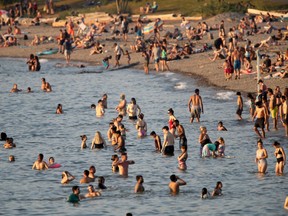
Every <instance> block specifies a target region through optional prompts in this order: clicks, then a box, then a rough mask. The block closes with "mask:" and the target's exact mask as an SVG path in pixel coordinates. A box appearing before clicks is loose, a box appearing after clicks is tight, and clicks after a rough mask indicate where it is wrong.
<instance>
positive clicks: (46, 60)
mask: <svg viewBox="0 0 288 216" xmlns="http://www.w3.org/2000/svg"><path fill="white" fill-rule="evenodd" d="M39 62H40V63H46V62H48V59H39Z"/></svg>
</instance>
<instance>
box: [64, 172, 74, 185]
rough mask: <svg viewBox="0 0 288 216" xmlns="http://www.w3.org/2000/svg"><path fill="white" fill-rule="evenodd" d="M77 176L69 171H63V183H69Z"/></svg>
mask: <svg viewBox="0 0 288 216" xmlns="http://www.w3.org/2000/svg"><path fill="white" fill-rule="evenodd" d="M74 179H75V177H74V176H73V175H72V174H71V173H70V172H68V171H64V172H62V179H61V184H68V183H69V182H71V181H73V180H74Z"/></svg>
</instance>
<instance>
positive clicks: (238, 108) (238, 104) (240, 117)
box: [236, 92, 243, 120]
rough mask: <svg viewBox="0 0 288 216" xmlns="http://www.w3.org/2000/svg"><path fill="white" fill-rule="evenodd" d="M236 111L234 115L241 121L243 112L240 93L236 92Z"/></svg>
mask: <svg viewBox="0 0 288 216" xmlns="http://www.w3.org/2000/svg"><path fill="white" fill-rule="evenodd" d="M236 95H237V110H236V114H237V115H238V119H239V120H242V112H243V99H242V96H241V92H237V93H236Z"/></svg>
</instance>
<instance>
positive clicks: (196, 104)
mask: <svg viewBox="0 0 288 216" xmlns="http://www.w3.org/2000/svg"><path fill="white" fill-rule="evenodd" d="M199 93H200V91H199V89H195V94H194V95H192V96H191V97H190V99H189V101H188V110H189V112H190V113H191V118H190V123H193V121H194V118H196V120H197V122H200V113H201V112H202V114H203V113H204V107H203V101H202V97H201V96H200V94H199Z"/></svg>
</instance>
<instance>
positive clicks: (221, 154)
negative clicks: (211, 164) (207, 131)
mask: <svg viewBox="0 0 288 216" xmlns="http://www.w3.org/2000/svg"><path fill="white" fill-rule="evenodd" d="M218 142H219V146H218V156H219V157H224V156H225V153H224V151H225V141H224V139H223V137H219V138H218Z"/></svg>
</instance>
